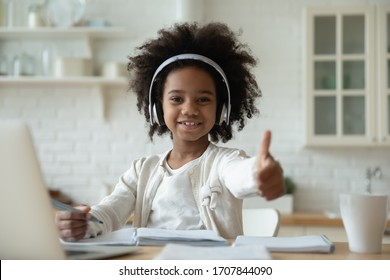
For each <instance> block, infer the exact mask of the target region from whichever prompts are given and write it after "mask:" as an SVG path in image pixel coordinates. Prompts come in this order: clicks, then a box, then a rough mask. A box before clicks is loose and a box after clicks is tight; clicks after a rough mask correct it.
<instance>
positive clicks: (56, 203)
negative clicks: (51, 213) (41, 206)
mask: <svg viewBox="0 0 390 280" xmlns="http://www.w3.org/2000/svg"><path fill="white" fill-rule="evenodd" d="M51 204H52V205H53V207H54V208H57V209H59V210H66V211H77V212H81V211H80V210H78V209H76V208H73V207H72V206H70V205H68V204H65V203H62V202H60V201H58V200H56V199H53V198H52V199H51ZM90 221H91V222H95V223H99V224H102V223H103V222H102V221H100V220H98V218H96V217H95V216H92V215H91V219H90Z"/></svg>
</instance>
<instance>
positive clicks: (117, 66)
mask: <svg viewBox="0 0 390 280" xmlns="http://www.w3.org/2000/svg"><path fill="white" fill-rule="evenodd" d="M126 75H127V66H126V64H124V63H119V62H106V63H104V64H103V66H102V69H101V76H103V77H107V78H119V77H126Z"/></svg>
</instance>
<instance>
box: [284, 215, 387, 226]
mask: <svg viewBox="0 0 390 280" xmlns="http://www.w3.org/2000/svg"><path fill="white" fill-rule="evenodd" d="M280 224H281V225H284V226H321V227H343V221H342V220H341V218H340V217H335V218H331V217H328V216H326V215H325V214H321V213H292V214H282V215H281V222H280ZM386 227H390V220H388V221H387V224H386Z"/></svg>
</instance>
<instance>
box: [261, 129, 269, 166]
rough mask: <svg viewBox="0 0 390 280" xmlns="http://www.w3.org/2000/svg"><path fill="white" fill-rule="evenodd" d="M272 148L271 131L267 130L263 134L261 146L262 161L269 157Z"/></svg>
mask: <svg viewBox="0 0 390 280" xmlns="http://www.w3.org/2000/svg"><path fill="white" fill-rule="evenodd" d="M270 146H271V131H269V130H266V131H265V132H264V134H263V138H262V140H261V146H260V154H259V157H260V159H266V158H267V157H268V155H269V148H270Z"/></svg>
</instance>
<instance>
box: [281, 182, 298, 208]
mask: <svg viewBox="0 0 390 280" xmlns="http://www.w3.org/2000/svg"><path fill="white" fill-rule="evenodd" d="M284 187H285V189H286V193H285V195H283V196H282V197H280V198H278V200H283V202H282V205H283V207H284V208H283V209H285V210H284V211H283V212H285V213H292V212H293V209H294V192H295V189H296V185H295V182H294V181H293V179H291V177H289V176H285V177H284Z"/></svg>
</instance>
